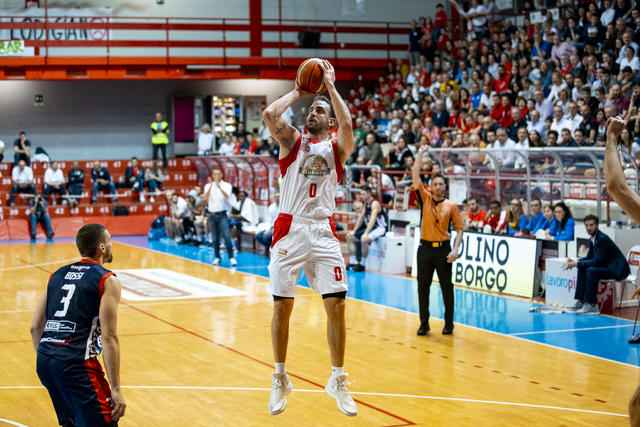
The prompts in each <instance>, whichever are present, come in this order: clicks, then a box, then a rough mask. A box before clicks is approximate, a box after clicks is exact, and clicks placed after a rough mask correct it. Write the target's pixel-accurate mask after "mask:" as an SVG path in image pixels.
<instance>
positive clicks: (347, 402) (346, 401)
mask: <svg viewBox="0 0 640 427" xmlns="http://www.w3.org/2000/svg"><path fill="white" fill-rule="evenodd" d="M348 385H349V383H348V382H347V374H342V375H336V376H334V375H331V377H329V382H328V383H327V385H326V386H325V387H324V390H325V391H326V392H327V394H328V395H329V396H331V397H333V398H334V399H336V403H337V404H338V409H340V411H341V412H342V413H343V414H345V415H348V416H350V417H354V416H356V415H358V407H357V406H356V402H354V401H353V398H352V397H351V393H350V392H349V389H348V387H347V386H348Z"/></svg>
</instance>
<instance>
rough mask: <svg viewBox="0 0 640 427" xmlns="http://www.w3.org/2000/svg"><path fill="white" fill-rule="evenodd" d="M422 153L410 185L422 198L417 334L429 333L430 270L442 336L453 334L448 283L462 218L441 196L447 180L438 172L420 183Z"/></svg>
mask: <svg viewBox="0 0 640 427" xmlns="http://www.w3.org/2000/svg"><path fill="white" fill-rule="evenodd" d="M423 153H424V152H423V151H422V152H419V153H418V155H417V156H416V160H415V163H414V165H413V170H412V178H413V188H414V190H416V191H417V192H418V193H419V195H420V197H421V198H422V225H421V233H420V247H419V248H418V301H419V305H420V327H419V328H418V335H427V333H428V332H429V329H430V328H429V290H430V288H431V282H432V280H433V272H434V271H437V272H438V280H439V281H440V288H441V289H442V298H443V300H444V328H443V329H442V334H443V335H451V334H452V333H453V283H452V282H451V275H452V266H453V262H454V261H455V260H456V259H457V258H458V249H459V248H460V242H461V241H462V228H463V224H464V222H463V220H462V215H461V214H460V211H459V210H458V206H457V205H456V204H455V203H454V202H452V201H450V200H447V199H446V198H445V195H446V192H447V183H446V181H445V178H444V177H443V176H442V175H439V174H436V175H433V176H432V177H431V185H430V188H429V187H428V186H426V185H425V184H423V183H422V180H421V179H420V171H421V169H422V157H423V155H424V154H423ZM451 225H453V228H454V229H455V230H456V240H455V243H454V245H453V249H451V243H450V236H449V227H450V226H451Z"/></svg>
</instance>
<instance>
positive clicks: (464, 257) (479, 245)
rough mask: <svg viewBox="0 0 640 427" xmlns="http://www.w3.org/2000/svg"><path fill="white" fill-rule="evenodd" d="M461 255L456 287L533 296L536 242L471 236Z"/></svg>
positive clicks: (466, 236)
mask: <svg viewBox="0 0 640 427" xmlns="http://www.w3.org/2000/svg"><path fill="white" fill-rule="evenodd" d="M454 239H455V236H454V237H453V238H452V242H453V240H454ZM459 253H460V258H458V260H457V261H456V262H455V263H454V264H453V283H455V284H456V285H464V286H466V287H469V288H476V289H482V290H485V291H490V292H499V293H505V294H511V295H517V296H522V297H528V298H529V297H531V296H532V295H533V289H534V284H535V277H536V274H535V272H536V264H537V260H538V242H537V241H536V240H534V239H521V238H516V237H506V236H493V235H489V234H480V233H469V232H467V233H464V235H463V237H462V244H461V245H460V252H459Z"/></svg>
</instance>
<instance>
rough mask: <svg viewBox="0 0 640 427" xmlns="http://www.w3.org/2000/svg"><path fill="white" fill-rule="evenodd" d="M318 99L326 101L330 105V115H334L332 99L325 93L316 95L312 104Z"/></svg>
mask: <svg viewBox="0 0 640 427" xmlns="http://www.w3.org/2000/svg"><path fill="white" fill-rule="evenodd" d="M318 101H322V102H326V103H327V104H328V105H329V116H330V117H333V105H331V100H330V99H329V98H327V97H326V96H324V95H316V96H314V97H313V102H312V103H311V104H314V103H316V102H318Z"/></svg>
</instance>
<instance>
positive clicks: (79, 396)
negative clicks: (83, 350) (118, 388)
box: [37, 353, 117, 427]
mask: <svg viewBox="0 0 640 427" xmlns="http://www.w3.org/2000/svg"><path fill="white" fill-rule="evenodd" d="M37 372H38V377H40V381H41V382H42V385H44V386H45V387H46V388H47V390H48V391H49V396H51V401H52V402H53V407H54V409H55V411H56V415H57V416H58V423H59V424H60V425H61V426H65V427H71V426H73V427H116V426H117V423H115V422H114V421H113V419H112V417H111V389H110V388H109V384H108V383H107V380H106V379H105V377H104V372H103V371H102V367H101V366H100V363H98V360H97V359H95V358H92V359H89V360H84V361H62V360H58V359H54V358H51V357H48V356H45V355H42V354H40V353H38V360H37Z"/></svg>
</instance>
